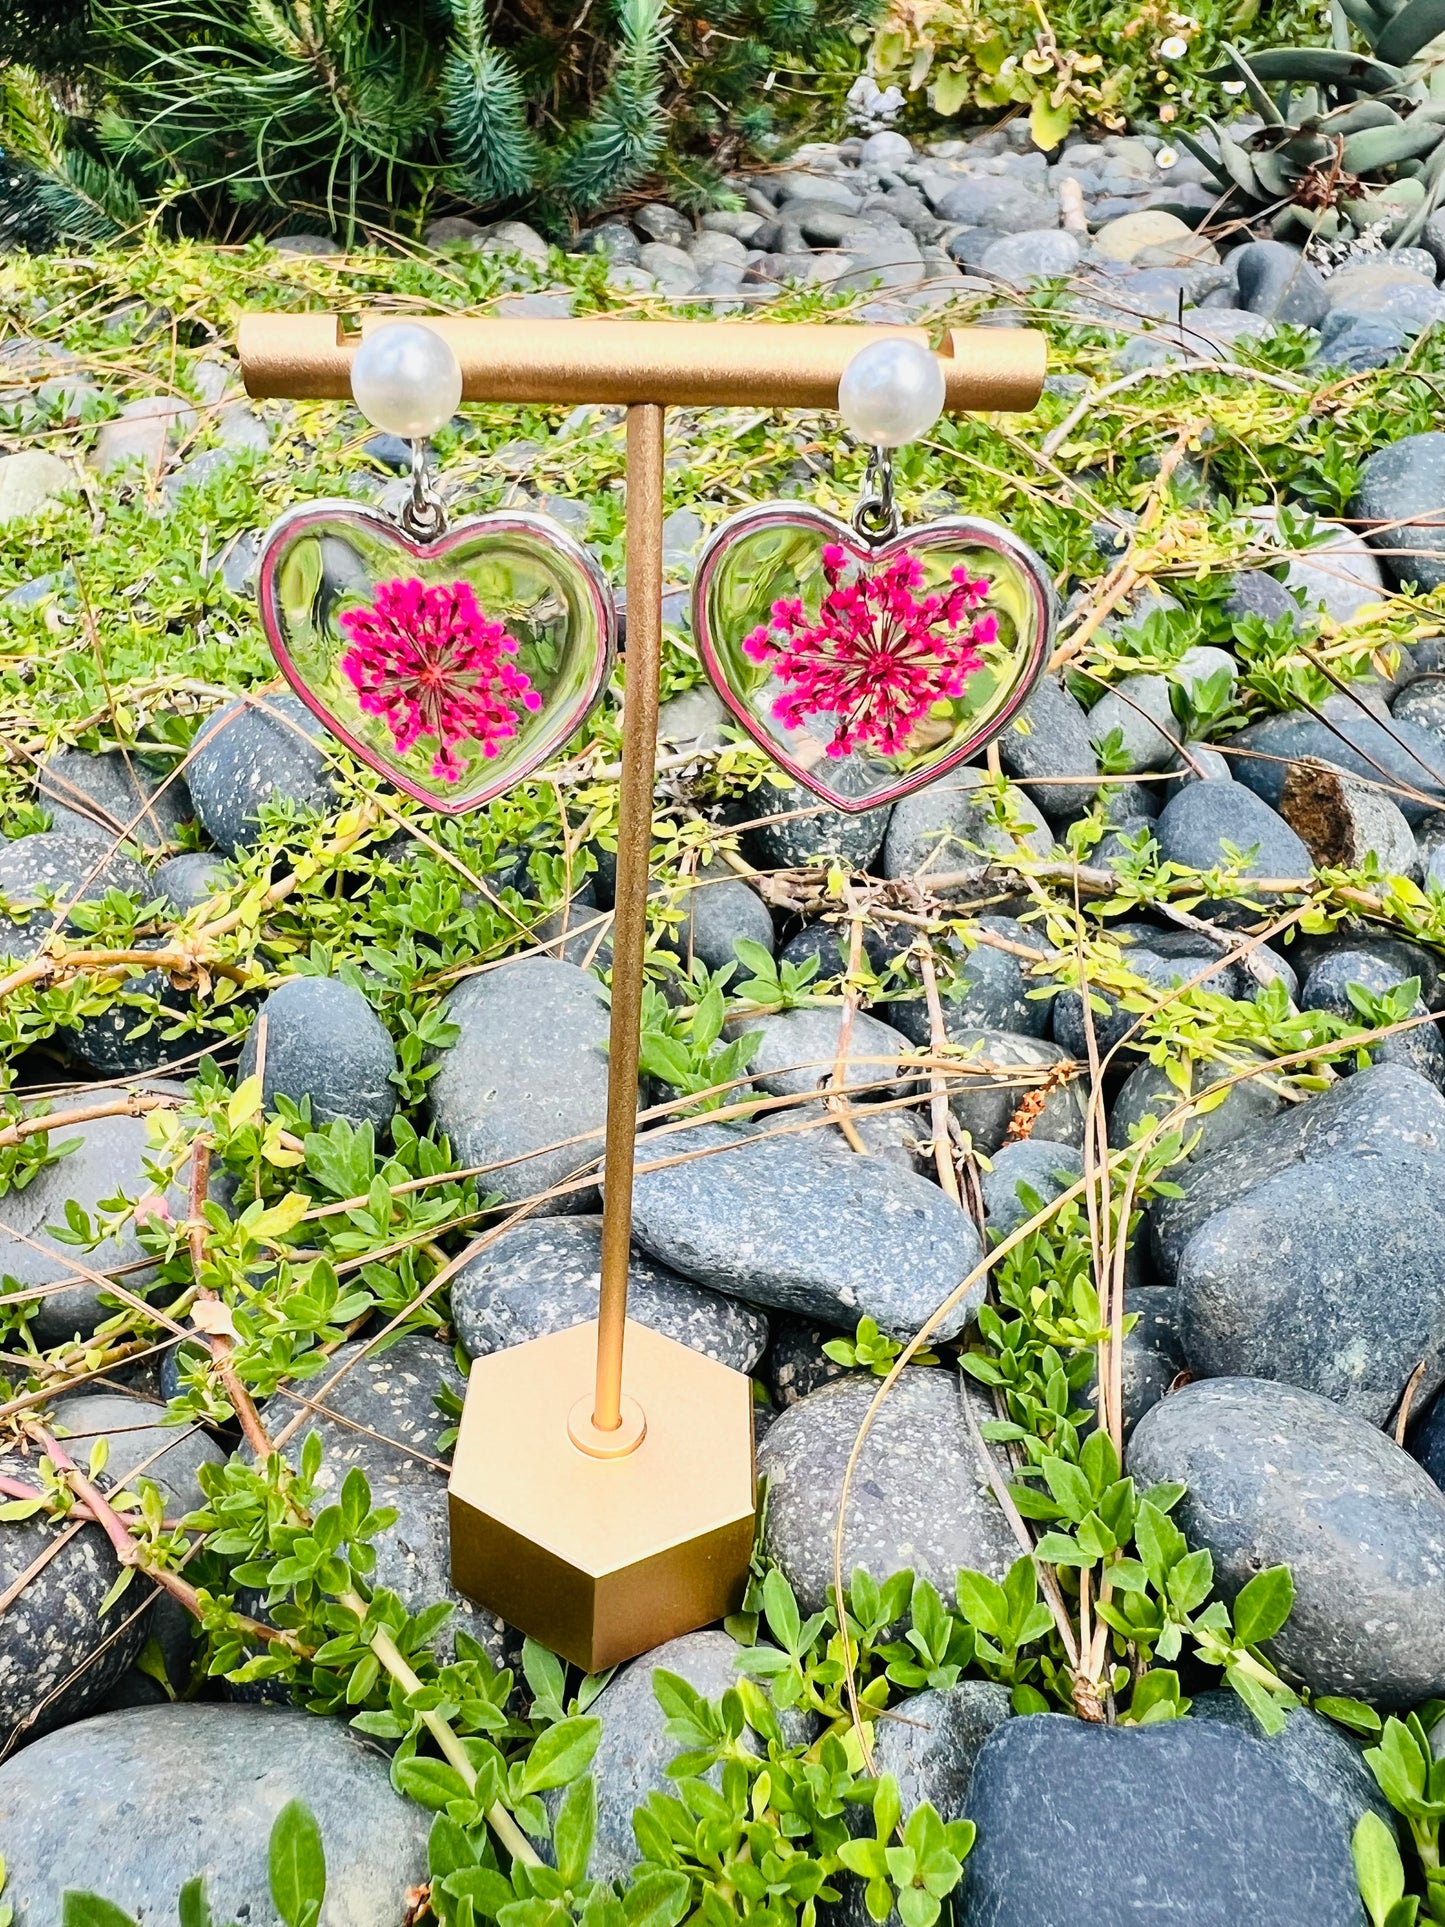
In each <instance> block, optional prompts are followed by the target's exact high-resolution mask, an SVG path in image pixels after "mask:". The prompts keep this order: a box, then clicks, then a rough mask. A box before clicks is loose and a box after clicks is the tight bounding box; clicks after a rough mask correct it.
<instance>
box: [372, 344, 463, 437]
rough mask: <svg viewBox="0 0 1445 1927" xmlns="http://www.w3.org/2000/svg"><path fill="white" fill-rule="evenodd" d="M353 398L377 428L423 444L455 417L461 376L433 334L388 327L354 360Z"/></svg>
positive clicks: (452, 357) (451, 356) (449, 352)
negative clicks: (444, 423)
mask: <svg viewBox="0 0 1445 1927" xmlns="http://www.w3.org/2000/svg"><path fill="white" fill-rule="evenodd" d="M351 392H352V395H353V396H354V397H355V400H356V405H357V407H358V408H359V409H360V410H361V412H362V414H363V415H365V417H366V419H367V420H368V421H369V422H370V423H372V425H373V426H374V427H376V428H383V429H385V430H386V431H387V433H388V434H391V435H404V436H406V437H407V439H408V440H413V441H420V440H422V439H424V438H425V437H426V436H428V435H434V434H435V433H436V431H437V430H438V429H439V428H440V427H441V425H442V423H443V422H447V421H450V420H451V418H452V416H453V415H454V414H455V413H456V410H457V404H458V402H460V400H461V398H462V371H461V367H460V365H459V363H458V361H457V358H456V356H455V355H454V354H453V353H452V350H451V348H450V346H449V345H448V343H446V342H445V341H443V340H442V338H441V336H440V335H439V334H437V333H436V331H435V330H434V329H432V328H425V327H423V326H422V325H421V323H420V322H416V321H389V322H388V323H387V324H386V326H385V327H384V328H378V329H377V330H376V331H375V333H373V334H369V335H368V336H367V337H366V339H365V341H363V342H362V344H361V346H360V347H359V348H358V349H357V351H356V353H355V354H354V355H353V356H352V358H351Z"/></svg>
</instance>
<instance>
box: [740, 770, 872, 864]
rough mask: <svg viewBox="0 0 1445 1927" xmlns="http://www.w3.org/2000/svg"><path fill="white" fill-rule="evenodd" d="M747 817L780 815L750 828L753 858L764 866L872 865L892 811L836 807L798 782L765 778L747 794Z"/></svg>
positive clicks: (749, 839) (745, 799) (754, 818)
mask: <svg viewBox="0 0 1445 1927" xmlns="http://www.w3.org/2000/svg"><path fill="white" fill-rule="evenodd" d="M742 807H743V808H744V809H745V810H746V812H747V819H748V821H750V822H751V821H754V820H756V819H757V818H759V817H774V818H776V819H777V820H776V821H774V822H770V823H764V824H762V825H761V826H760V827H759V828H758V829H755V830H750V831H749V832H748V848H749V851H750V853H751V856H752V860H753V862H754V863H755V864H756V865H757V867H758V868H759V869H762V870H791V869H794V868H804V867H809V866H811V865H814V864H818V863H822V864H825V865H827V864H829V863H831V861H833V860H834V859H838V860H841V861H842V862H844V863H846V864H847V865H848V867H849V868H850V869H853V870H871V869H872V868H873V866H874V864H875V863H876V861H877V858H878V852H879V851H880V850H881V849H882V847H883V838H884V835H885V833H886V832H887V829H888V818H889V811H888V809H887V808H886V807H885V808H883V809H878V810H860V811H857V812H852V811H849V810H835V809H831V808H829V806H828V805H827V804H826V803H824V802H822V801H820V799H819V798H818V797H816V796H814V795H813V794H812V793H811V791H808V790H805V789H803V788H802V787H801V785H798V784H792V785H784V784H781V783H772V782H770V781H768V780H766V779H764V781H763V782H761V783H759V785H758V787H757V788H756V789H755V790H752V791H750V792H749V794H748V795H747V796H746V797H745V798H744V800H743V805H742Z"/></svg>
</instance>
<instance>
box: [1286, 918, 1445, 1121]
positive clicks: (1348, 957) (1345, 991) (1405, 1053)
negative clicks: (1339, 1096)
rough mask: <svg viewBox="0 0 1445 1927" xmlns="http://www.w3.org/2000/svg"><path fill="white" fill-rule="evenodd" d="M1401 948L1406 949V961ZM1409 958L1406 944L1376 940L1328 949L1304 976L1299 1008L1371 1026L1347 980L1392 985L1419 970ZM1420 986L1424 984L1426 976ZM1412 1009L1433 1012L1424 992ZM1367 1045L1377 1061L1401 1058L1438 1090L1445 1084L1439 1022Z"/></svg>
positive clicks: (1373, 986)
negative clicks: (1381, 943)
mask: <svg viewBox="0 0 1445 1927" xmlns="http://www.w3.org/2000/svg"><path fill="white" fill-rule="evenodd" d="M1401 953H1404V961H1403V962H1402V959H1401ZM1408 962H1409V952H1408V950H1406V947H1405V946H1404V945H1403V944H1402V945H1390V946H1388V947H1385V946H1382V947H1381V948H1380V949H1379V950H1376V949H1375V947H1374V946H1373V945H1361V946H1360V947H1359V948H1351V949H1343V950H1334V951H1330V952H1328V953H1327V954H1326V955H1325V956H1323V957H1321V959H1320V960H1319V962H1318V963H1317V964H1316V965H1315V967H1314V968H1313V969H1312V970H1311V972H1310V974H1309V976H1308V977H1307V978H1306V980H1305V985H1304V989H1303V990H1302V991H1301V993H1300V1008H1301V1009H1302V1010H1329V1011H1333V1012H1334V1013H1335V1015H1336V1016H1339V1017H1346V1018H1348V1019H1349V1020H1350V1022H1351V1024H1352V1026H1353V1027H1354V1028H1355V1029H1356V1030H1367V1029H1369V1028H1370V1026H1369V1025H1368V1024H1367V1022H1366V1020H1365V1018H1364V1017H1362V1016H1361V1015H1360V1013H1359V1011H1357V1010H1356V1009H1355V1006H1354V1004H1353V1003H1352V1002H1351V1000H1350V993H1349V986H1350V985H1351V984H1356V985H1358V986H1359V987H1360V988H1361V989H1364V990H1369V991H1373V992H1375V994H1376V995H1380V994H1382V993H1384V992H1386V991H1390V990H1394V989H1396V988H1397V987H1398V986H1399V985H1400V984H1402V983H1404V982H1406V981H1407V980H1408V979H1409V978H1410V977H1414V976H1416V975H1417V974H1418V973H1417V972H1416V971H1415V970H1414V969H1410V968H1408V967H1407V966H1408ZM1421 988H1422V989H1423V988H1424V983H1423V980H1422V983H1421ZM1409 1014H1410V1016H1412V1017H1421V1018H1423V1017H1426V1016H1427V1015H1428V1014H1429V1006H1428V1005H1427V1004H1426V1002H1425V1000H1424V998H1423V997H1417V998H1416V999H1415V1002H1414V1005H1413V1007H1412V1009H1411V1011H1410V1013H1409ZM1369 1050H1370V1057H1371V1060H1372V1061H1373V1062H1374V1063H1376V1064H1403V1065H1405V1066H1406V1067H1407V1068H1408V1069H1410V1070H1413V1071H1418V1072H1419V1073H1420V1075H1421V1076H1422V1077H1428V1078H1429V1080H1430V1082H1431V1083H1432V1084H1433V1085H1434V1086H1435V1087H1436V1089H1437V1090H1445V1041H1442V1039H1441V1035H1440V1029H1439V1026H1438V1024H1434V1023H1421V1024H1417V1025H1416V1027H1415V1028H1414V1029H1413V1030H1401V1031H1396V1032H1395V1034H1394V1035H1393V1036H1392V1037H1382V1038H1381V1039H1380V1041H1379V1042H1378V1043H1377V1044H1373V1045H1371V1046H1370V1047H1369ZM1352 1068H1353V1067H1352V1066H1351V1065H1350V1064H1348V1063H1345V1064H1341V1066H1340V1069H1341V1071H1342V1072H1345V1073H1348V1072H1349V1071H1350V1070H1351V1069H1352Z"/></svg>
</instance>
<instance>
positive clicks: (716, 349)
mask: <svg viewBox="0 0 1445 1927" xmlns="http://www.w3.org/2000/svg"><path fill="white" fill-rule="evenodd" d="M408 318H410V317H408V316H405V315H403V314H400V313H379V314H370V315H365V316H363V317H362V318H361V319H360V321H359V322H358V323H356V324H354V325H352V326H346V325H344V324H343V323H342V322H341V321H340V320H338V318H337V317H336V316H334V315H327V314H298V315H280V314H249V315H245V316H243V317H242V320H241V327H240V355H241V371H242V374H243V376H244V378H245V383H246V389H247V392H248V393H249V394H251V395H253V396H255V397H257V398H258V399H259V398H261V397H265V396H285V397H290V398H291V399H293V400H325V401H344V400H349V399H350V395H351V357H352V355H353V353H354V352H355V349H356V347H357V345H358V344H359V342H360V341H361V340H362V339H363V337H364V336H365V335H366V333H367V332H368V331H370V330H371V329H374V328H379V327H382V326H384V325H385V324H386V323H387V322H390V321H397V320H403V319H408ZM423 318H424V320H425V322H426V325H427V326H428V327H429V328H434V329H435V330H436V332H437V333H438V334H439V335H441V336H442V337H443V338H444V339H445V340H447V341H448V342H450V343H451V346H452V348H453V350H454V351H455V353H456V356H457V360H458V361H459V362H460V364H461V369H462V396H463V399H464V400H466V401H485V402H573V403H582V402H590V403H601V404H608V403H613V404H615V403H621V404H623V405H624V406H625V407H626V409H627V643H626V653H625V657H624V660H625V663H626V704H625V711H624V717H623V744H622V784H621V796H620V802H619V812H618V827H617V893H616V905H615V910H614V919H613V930H612V1016H611V1041H610V1046H609V1066H610V1074H609V1085H608V1097H607V1137H606V1153H605V1158H604V1165H603V1184H604V1192H603V1212H602V1280H601V1296H600V1301H599V1306H598V1316H597V1324H596V1329H595V1333H594V1330H593V1328H592V1327H591V1326H588V1325H578V1326H575V1327H574V1328H573V1329H572V1330H571V1331H565V1332H557V1333H554V1334H553V1335H552V1336H551V1337H548V1338H538V1339H533V1340H532V1341H531V1342H530V1343H529V1344H525V1345H518V1346H515V1347H514V1348H513V1349H511V1350H510V1351H503V1352H494V1353H492V1354H491V1355H490V1356H489V1357H486V1358H479V1359H478V1360H477V1361H476V1363H475V1364H474V1365H473V1366H472V1371H471V1378H470V1381H469V1383H468V1386H467V1397H466V1406H465V1410H464V1412H463V1415H462V1424H461V1433H460V1436H459V1438H458V1440H457V1448H456V1453H455V1457H454V1460H453V1466H452V1475H451V1486H450V1506H451V1537H452V1576H453V1579H454V1581H455V1583H456V1585H457V1587H458V1588H459V1589H460V1590H461V1591H463V1592H465V1593H467V1594H468V1595H469V1596H471V1597H473V1598H475V1599H478V1600H480V1601H481V1602H482V1603H483V1604H484V1605H486V1606H489V1607H490V1608H491V1609H492V1610H493V1611H494V1612H497V1613H499V1614H500V1615H501V1616H502V1618H503V1619H505V1620H506V1621H507V1622H508V1623H509V1624H510V1625H513V1626H516V1627H518V1628H520V1629H521V1630H522V1631H524V1632H527V1633H530V1634H531V1635H532V1637H533V1638H534V1639H537V1640H539V1641H540V1642H541V1643H542V1644H543V1645H546V1646H549V1647H551V1649H552V1650H553V1651H554V1652H557V1653H560V1654H561V1655H562V1656H563V1657H564V1658H566V1659H569V1660H571V1661H572V1662H573V1663H574V1664H576V1665H578V1666H581V1667H584V1668H585V1669H586V1670H587V1671H588V1672H598V1671H600V1670H601V1669H602V1668H603V1667H607V1666H615V1665H616V1664H618V1663H619V1662H620V1661H622V1660H624V1659H631V1658H633V1657H634V1656H635V1655H636V1654H638V1653H643V1652H647V1651H648V1650H650V1649H651V1648H652V1647H654V1646H658V1645H660V1644H661V1643H662V1642H663V1641H664V1640H666V1639H671V1638H673V1637H674V1636H675V1635H676V1634H678V1633H684V1632H689V1631H692V1630H693V1629H694V1628H696V1627H698V1626H705V1625H707V1624H709V1623H710V1622H711V1621H713V1620H715V1619H719V1618H721V1617H722V1616H723V1615H724V1614H726V1613H728V1612H731V1611H734V1610H735V1609H736V1607H737V1606H738V1604H739V1603H740V1601H741V1598H742V1592H743V1587H744V1583H745V1580H746V1576H747V1567H748V1558H749V1553H750V1550H751V1546H752V1536H753V1519H754V1480H753V1418H752V1387H751V1384H750V1382H749V1380H748V1379H747V1378H746V1377H745V1376H744V1375H743V1374H742V1373H741V1372H735V1371H732V1370H730V1369H729V1368H728V1367H727V1366H724V1365H719V1364H717V1363H715V1362H714V1361H713V1360H712V1359H709V1358H705V1357H703V1356H702V1354H701V1353H699V1352H695V1351H692V1350H691V1349H690V1348H689V1347H687V1346H685V1345H679V1344H677V1343H675V1342H674V1341H673V1340H672V1339H669V1338H663V1337H661V1336H660V1335H659V1334H658V1333H656V1332H653V1331H650V1330H648V1329H647V1328H646V1327H645V1326H642V1325H638V1324H636V1323H633V1322H630V1321H629V1320H628V1317H627V1276H628V1262H629V1257H630V1251H631V1232H632V1172H633V1156H634V1141H635V1137H636V1131H637V1059H638V1049H639V1042H640V1037H639V1033H640V1028H641V1012H642V986H643V953H644V949H645V946H646V938H647V885H648V865H649V860H650V857H651V850H652V803H653V787H654V779H655V761H656V748H657V702H658V681H659V671H660V667H661V661H662V575H663V570H662V513H663V504H662V474H663V470H662V463H663V420H664V413H665V410H666V409H667V408H669V407H679V406H681V407H716V408H759V407H761V408H809V409H813V408H818V409H832V408H836V407H837V404H838V383H839V380H840V379H841V377H842V375H843V371H844V369H845V368H846V367H847V365H848V363H849V362H850V361H851V360H852V358H853V356H854V355H855V354H856V353H857V351H858V349H859V348H860V347H862V346H863V345H864V343H865V342H868V341H873V340H876V339H878V338H879V337H880V336H884V335H888V334H895V335H904V336H907V337H909V338H910V339H912V340H914V341H917V342H919V343H921V344H922V345H923V346H925V347H926V346H928V345H929V338H928V335H927V333H926V331H925V330H924V329H922V328H878V327H870V328H866V329H864V328H856V327H851V326H848V325H846V324H836V323H834V324H802V323H800V324H797V325H790V324H786V323H782V324H780V323H777V322H751V321H741V322H736V321H700V322H699V321H625V320H610V319H602V320H597V321H581V320H576V321H574V320H538V321H495V320H478V319H473V318H468V317H465V316H454V315H427V316H425V317H423ZM939 360H940V363H941V365H942V368H943V372H944V382H945V393H946V403H945V406H946V407H947V408H948V409H949V410H950V411H954V412H957V411H960V410H964V409H976V410H1000V411H1004V410H1008V411H1023V410H1027V409H1030V408H1032V407H1033V405H1034V403H1035V402H1036V401H1037V400H1038V397H1039V393H1040V390H1041V388H1042V386H1043V378H1044V367H1045V342H1044V337H1043V336H1042V335H1041V334H1037V333H1035V332H1033V331H1031V330H1028V329H1022V328H961V329H954V330H953V331H952V332H951V333H949V334H947V335H946V336H945V337H944V341H943V345H942V349H941V352H940V355H939ZM594 1346H595V1349H594ZM624 1356H625V1389H624ZM589 1380H590V1381H591V1388H592V1389H591V1392H590V1394H589V1392H588V1383H589Z"/></svg>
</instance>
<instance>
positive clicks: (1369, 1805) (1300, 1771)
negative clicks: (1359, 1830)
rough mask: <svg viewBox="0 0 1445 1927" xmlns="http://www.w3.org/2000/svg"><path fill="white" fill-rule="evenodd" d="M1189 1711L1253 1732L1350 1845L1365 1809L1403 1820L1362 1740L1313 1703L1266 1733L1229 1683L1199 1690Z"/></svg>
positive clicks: (1388, 1818) (1393, 1823)
mask: <svg viewBox="0 0 1445 1927" xmlns="http://www.w3.org/2000/svg"><path fill="white" fill-rule="evenodd" d="M1189 1710H1190V1715H1191V1717H1192V1718H1194V1719H1196V1720H1208V1721H1209V1722H1210V1723H1211V1724H1212V1725H1216V1726H1228V1727H1233V1728H1234V1729H1235V1731H1236V1732H1240V1733H1244V1734H1247V1735H1248V1736H1249V1738H1250V1739H1252V1740H1253V1741H1254V1743H1255V1744H1256V1745H1257V1746H1259V1747H1260V1748H1262V1749H1263V1751H1264V1752H1266V1753H1267V1754H1268V1755H1269V1757H1270V1759H1271V1760H1273V1761H1274V1763H1275V1765H1276V1766H1278V1767H1280V1768H1281V1769H1282V1770H1283V1771H1284V1772H1285V1773H1287V1774H1288V1775H1289V1777H1290V1779H1292V1780H1293V1781H1294V1782H1295V1783H1296V1785H1298V1786H1301V1787H1303V1788H1304V1789H1305V1791H1306V1792H1307V1793H1311V1794H1313V1795H1314V1797H1315V1798H1316V1799H1317V1800H1318V1801H1319V1802H1320V1803H1321V1804H1322V1805H1323V1806H1325V1807H1328V1808H1329V1809H1330V1810H1331V1812H1332V1813H1333V1815H1334V1819H1335V1824H1336V1826H1337V1827H1338V1829H1339V1834H1340V1838H1341V1839H1342V1840H1344V1841H1346V1842H1347V1843H1348V1842H1349V1841H1350V1840H1352V1839H1353V1838H1354V1832H1355V1828H1356V1827H1357V1826H1358V1825H1359V1823H1360V1819H1361V1816H1362V1815H1364V1814H1365V1813H1374V1814H1377V1815H1378V1816H1379V1818H1380V1819H1381V1820H1383V1821H1384V1822H1385V1824H1386V1826H1388V1827H1391V1828H1393V1827H1395V1826H1396V1825H1397V1824H1398V1820H1397V1816H1396V1814H1395V1812H1394V1810H1393V1808H1392V1807H1391V1805H1390V1803H1389V1801H1388V1800H1387V1799H1386V1798H1385V1796H1384V1794H1383V1793H1381V1791H1380V1786H1379V1782H1378V1781H1377V1780H1376V1778H1375V1776H1374V1774H1373V1773H1372V1772H1371V1771H1370V1769H1369V1767H1368V1766H1367V1765H1366V1764H1365V1759H1364V1753H1363V1749H1362V1747H1361V1745H1360V1743H1359V1742H1358V1741H1356V1740H1353V1739H1351V1738H1350V1737H1349V1736H1348V1735H1347V1734H1346V1733H1344V1732H1342V1731H1341V1729H1340V1728H1339V1727H1338V1726H1333V1725H1331V1723H1330V1722H1329V1721H1328V1720H1327V1719H1323V1718H1321V1716H1320V1715H1319V1714H1318V1713H1314V1712H1311V1711H1310V1709H1309V1707H1307V1706H1292V1707H1291V1708H1290V1709H1289V1711H1288V1712H1287V1713H1286V1714H1285V1721H1284V1727H1283V1729H1282V1730H1281V1731H1280V1732H1278V1733H1266V1732H1265V1731H1264V1729H1263V1727H1261V1725H1260V1723H1259V1721H1258V1720H1257V1719H1256V1718H1255V1717H1254V1715H1253V1713H1251V1712H1250V1710H1249V1708H1248V1707H1247V1706H1246V1705H1245V1703H1244V1701H1243V1700H1242V1699H1241V1698H1240V1697H1239V1695H1238V1693H1236V1692H1233V1691H1232V1690H1231V1689H1230V1688H1229V1687H1227V1686H1216V1687H1213V1688H1211V1690H1210V1691H1209V1692H1207V1693H1196V1694H1195V1695H1194V1704H1193V1705H1192V1706H1191V1707H1190V1709H1189Z"/></svg>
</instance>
